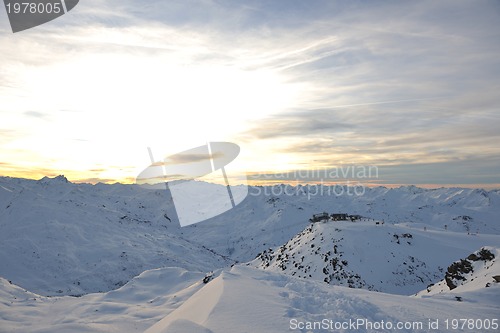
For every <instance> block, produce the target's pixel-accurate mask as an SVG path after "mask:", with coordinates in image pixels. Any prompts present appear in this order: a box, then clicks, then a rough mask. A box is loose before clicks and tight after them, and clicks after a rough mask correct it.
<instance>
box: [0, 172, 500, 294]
mask: <svg viewBox="0 0 500 333" xmlns="http://www.w3.org/2000/svg"><path fill="white" fill-rule="evenodd" d="M333 189H335V188H333V187H324V188H321V190H318V188H315V187H313V186H298V187H293V188H291V187H287V186H285V185H281V186H275V187H251V188H250V189H249V193H250V195H249V196H248V197H247V198H246V199H245V200H244V201H243V202H242V203H241V204H240V205H238V206H237V207H236V208H235V209H232V210H230V211H228V212H226V213H224V214H222V215H219V216H217V217H215V218H212V219H210V220H207V221H205V222H202V223H199V224H195V225H192V226H188V227H185V228H180V226H179V225H178V223H176V221H173V218H172V216H173V214H172V212H173V204H172V201H171V199H169V198H167V196H166V193H165V192H164V191H161V190H156V191H153V190H146V189H144V188H141V187H139V186H135V185H122V184H113V185H105V184H97V185H89V184H72V183H70V182H68V181H67V180H66V179H65V178H64V177H62V176H59V177H56V178H44V179H42V180H39V181H33V180H26V179H16V178H8V177H1V178H0V263H1V265H0V276H2V277H4V278H7V279H9V280H12V281H13V282H14V283H15V284H18V285H20V286H22V287H24V288H27V289H28V290H30V291H33V292H36V293H39V294H42V295H81V294H85V293H89V292H98V291H107V290H111V289H116V288H117V287H119V286H121V285H123V284H124V283H125V282H127V281H129V280H130V279H131V278H133V277H134V276H137V275H138V274H140V273H141V272H143V271H144V270H147V269H152V268H157V267H164V266H172V267H182V268H185V269H188V270H198V271H202V272H206V271H210V270H214V269H217V268H221V267H225V266H227V265H229V264H231V263H233V262H234V261H239V262H246V261H249V260H252V259H253V258H255V256H256V254H257V253H259V252H262V251H264V250H266V249H269V248H274V247H277V246H281V245H283V244H284V243H286V242H287V241H289V240H290V239H291V238H292V237H294V236H295V235H296V234H297V233H299V232H301V231H302V230H303V229H304V228H305V227H306V226H307V224H308V219H309V218H310V217H311V215H312V214H314V213H317V212H321V211H325V210H326V211H328V212H348V213H351V214H360V215H363V216H368V217H373V218H377V219H380V220H382V219H383V220H385V225H386V226H387V225H388V224H391V223H403V222H405V223H408V225H411V226H413V227H415V228H423V226H424V225H425V226H427V227H428V228H429V229H436V230H443V229H444V225H446V226H447V230H448V231H449V232H451V231H455V232H457V233H462V234H466V233H467V232H469V233H471V234H476V233H478V231H479V236H481V235H483V234H486V233H491V234H500V226H499V224H498V222H497V217H496V216H498V215H499V213H500V195H499V193H500V192H499V191H489V192H486V191H483V190H470V189H437V190H423V189H419V188H416V187H411V186H410V187H401V188H398V189H387V188H382V187H377V188H371V189H370V188H367V189H366V192H365V193H364V195H362V196H359V197H352V196H348V195H341V196H339V195H337V194H338V193H340V191H339V190H338V189H337V190H335V191H334V190H333ZM467 230H468V231H467ZM474 244H476V243H474ZM478 245H479V246H483V245H488V244H478ZM491 245H494V244H491ZM476 248H477V247H476ZM467 250H468V251H471V250H473V249H472V248H467ZM462 255H464V253H457V254H456V256H455V257H454V258H453V259H456V258H459V257H460V256H462ZM446 259H448V258H446ZM446 264H448V262H446ZM382 290H385V289H383V288H382Z"/></svg>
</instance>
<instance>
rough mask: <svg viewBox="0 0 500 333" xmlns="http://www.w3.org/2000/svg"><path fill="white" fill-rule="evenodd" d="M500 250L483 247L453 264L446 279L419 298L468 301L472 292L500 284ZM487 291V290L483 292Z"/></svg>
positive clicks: (423, 291) (427, 289)
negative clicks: (447, 297) (435, 296)
mask: <svg viewBox="0 0 500 333" xmlns="http://www.w3.org/2000/svg"><path fill="white" fill-rule="evenodd" d="M499 257H500V249H498V248H492V247H483V248H481V249H480V250H477V251H475V252H473V253H471V254H470V255H468V256H467V257H466V258H462V259H460V260H457V261H455V262H453V263H452V264H451V265H450V266H448V268H447V269H446V273H445V275H444V279H442V280H441V281H439V282H438V283H436V284H431V285H429V286H428V287H427V288H426V289H425V290H422V291H421V292H419V293H418V294H417V295H416V296H417V297H429V296H433V295H440V296H443V297H446V296H448V295H451V296H454V297H455V298H456V299H457V300H460V301H462V299H463V298H466V299H468V296H464V295H468V294H469V293H470V292H472V291H484V292H485V293H488V290H489V289H485V288H490V287H492V286H494V285H495V284H497V283H499V282H500V263H499V262H498V258H499ZM483 289H485V290H483Z"/></svg>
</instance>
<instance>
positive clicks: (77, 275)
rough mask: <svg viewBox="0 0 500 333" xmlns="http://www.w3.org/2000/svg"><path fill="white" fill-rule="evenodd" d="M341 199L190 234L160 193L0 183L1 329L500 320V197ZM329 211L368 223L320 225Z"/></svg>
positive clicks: (258, 201)
mask: <svg viewBox="0 0 500 333" xmlns="http://www.w3.org/2000/svg"><path fill="white" fill-rule="evenodd" d="M207 186H208V185H207ZM210 186H213V185H210ZM201 187H203V184H201ZM285 188H286V189H287V191H285ZM332 189H333V188H332V187H322V188H321V189H320V190H319V191H318V188H317V187H313V186H309V187H307V186H298V187H295V188H290V187H286V186H285V185H279V186H275V187H250V188H249V196H248V197H247V198H246V199H245V200H244V201H243V202H242V203H241V204H239V205H238V206H237V207H236V208H235V209H232V210H229V211H228V212H226V213H224V214H221V215H219V216H217V217H214V218H212V219H209V220H207V221H204V222H202V223H199V224H195V225H191V226H188V227H184V228H181V227H180V226H179V224H178V223H177V221H175V218H174V216H175V214H174V209H173V208H174V207H173V203H172V201H171V200H170V199H169V198H168V197H167V195H166V193H165V191H162V190H148V189H144V188H141V187H139V186H136V185H122V184H113V185H105V184H97V185H90V184H72V183H70V182H68V181H67V180H66V179H65V178H64V177H62V176H59V177H56V178H44V179H42V180H39V181H34V180H26V179H16V178H8V177H0V332H143V331H144V330H147V332H205V333H207V332H287V331H298V332H308V331H311V332H319V331H328V330H320V329H308V328H304V329H297V330H291V329H290V328H291V326H290V325H291V323H297V322H301V323H306V322H317V321H321V320H323V319H328V320H329V319H331V320H334V321H337V322H342V321H346V320H355V319H366V320H370V321H374V322H380V321H381V320H384V321H386V322H387V321H391V322H398V321H401V322H403V321H405V322H406V321H421V322H422V323H423V325H424V329H423V330H419V329H415V328H414V329H406V330H397V331H398V332H400V331H401V332H425V331H429V330H426V329H425V327H426V326H425V325H428V320H439V322H440V325H441V326H440V327H439V329H438V330H432V331H433V332H448V330H445V329H444V326H443V325H444V320H446V319H450V320H451V319H453V318H472V319H478V320H479V319H480V320H492V319H494V318H498V317H499V314H500V302H499V301H498V300H499V299H500V297H499V296H500V292H499V291H500V284H498V283H495V282H494V279H493V278H492V277H493V276H494V275H495V274H497V275H498V271H499V266H498V261H497V260H498V255H500V251H499V249H500V223H499V221H498V216H500V191H496V190H495V191H484V190H473V189H460V188H442V189H435V190H425V189H420V188H417V187H414V186H408V187H400V188H396V189H387V188H383V187H377V188H367V189H366V191H365V193H364V194H363V195H362V196H354V197H353V196H349V195H341V196H338V195H336V194H334V193H339V191H338V188H337V191H336V192H335V191H333V190H332ZM291 193H293V195H291ZM320 194H321V195H320ZM323 211H326V212H329V213H349V214H359V215H362V216H364V217H365V218H364V219H362V220H361V221H358V222H347V221H342V222H334V221H329V222H322V223H314V224H311V223H310V222H309V218H310V217H311V216H312V214H315V213H320V212H323ZM377 221H378V222H379V224H376V222H377ZM382 221H383V222H384V224H381V222H382ZM409 235H410V236H409ZM483 247H486V248H488V249H490V250H491V251H492V253H494V254H495V256H496V258H495V259H494V261H492V262H488V263H480V262H478V263H474V272H473V273H472V274H469V275H467V276H465V277H466V279H465V280H464V281H463V283H461V284H460V286H458V287H457V288H455V289H453V290H449V288H448V289H446V287H447V286H446V283H445V282H444V280H443V281H441V280H442V279H443V278H444V276H445V274H446V272H447V268H448V267H449V266H450V265H451V264H452V263H453V262H455V261H457V260H459V259H460V258H466V257H467V256H468V255H469V254H471V253H473V252H474V251H478V250H479V249H481V248H483ZM335 252H336V253H335ZM287 257H288V258H287ZM285 259H286V260H285ZM334 259H335V260H334ZM334 262H335V265H334V264H333V263H334ZM481 265H482V266H481ZM230 266H233V267H232V268H231V267H230ZM283 267H285V268H284V269H283ZM340 268H341V269H340ZM209 272H214V273H213V279H212V280H211V281H209V282H208V283H204V282H207V281H206V280H207V279H205V281H203V280H204V277H206V276H207V273H209ZM210 274H211V273H210ZM309 275H310V276H309ZM325 278H327V281H326V282H328V283H325ZM430 284H434V285H433V286H430ZM486 284H489V286H488V287H486ZM348 287H354V288H348ZM427 290H430V291H427ZM415 293H417V295H416V296H408V295H413V294H415ZM75 296H78V297H75ZM457 297H458V298H460V301H457V299H458V298H457ZM330 331H341V332H350V331H352V332H395V331H396V330H394V329H387V328H385V329H367V328H363V327H361V328H359V327H358V328H357V329H356V330H350V329H346V330H330ZM454 331H455V332H476V331H478V330H468V329H463V330H454ZM479 331H480V330H479ZM490 331H491V330H490Z"/></svg>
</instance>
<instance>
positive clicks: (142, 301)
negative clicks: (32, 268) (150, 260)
mask: <svg viewBox="0 0 500 333" xmlns="http://www.w3.org/2000/svg"><path fill="white" fill-rule="evenodd" d="M203 277H204V275H203V274H201V273H197V272H188V271H186V270H183V269H180V268H163V269H156V270H151V271H146V272H144V273H142V274H141V275H139V276H138V277H136V278H134V279H133V280H131V281H130V282H129V283H127V284H126V285H125V286H123V287H121V288H119V289H117V290H114V291H110V292H108V293H102V294H88V295H85V296H82V297H69V296H63V297H60V296H59V297H45V296H40V295H37V294H34V293H31V292H29V291H26V290H24V289H22V288H20V287H18V286H16V285H13V284H10V283H9V282H8V281H7V280H5V279H2V278H0V332H103V333H108V332H142V331H144V330H145V329H147V328H148V327H149V326H151V325H153V324H154V323H156V322H157V321H158V320H160V319H161V318H163V317H164V316H165V315H166V314H168V313H169V312H171V311H173V310H174V309H176V308H177V307H178V306H179V305H180V304H182V303H183V302H184V301H185V300H187V299H189V297H190V296H191V295H193V294H195V293H196V292H197V291H198V290H199V289H200V288H201V287H203V285H204V284H203V282H202V279H203Z"/></svg>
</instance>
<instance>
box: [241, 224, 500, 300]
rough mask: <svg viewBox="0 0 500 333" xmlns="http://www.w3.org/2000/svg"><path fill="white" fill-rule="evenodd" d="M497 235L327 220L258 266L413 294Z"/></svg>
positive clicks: (498, 239)
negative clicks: (452, 263)
mask: <svg viewBox="0 0 500 333" xmlns="http://www.w3.org/2000/svg"><path fill="white" fill-rule="evenodd" d="M483 245H493V246H499V247H500V236H498V235H482V234H480V235H468V234H466V233H457V232H452V231H444V230H436V229H432V228H430V227H428V228H427V227H426V229H425V230H424V229H423V228H421V227H420V226H415V225H412V224H410V225H408V224H394V225H390V224H377V222H375V221H370V220H364V221H358V222H347V221H328V222H318V223H312V224H310V225H309V226H308V227H307V228H306V229H304V230H303V231H302V232H301V233H299V234H297V235H296V236H295V237H293V238H292V239H291V240H290V241H288V242H287V243H285V244H284V245H282V246H280V247H278V248H274V249H269V250H266V251H263V252H262V253H260V254H259V255H258V256H257V258H256V259H255V260H254V261H252V262H251V263H250V265H252V266H254V267H258V268H261V269H264V270H271V271H274V272H281V273H284V274H287V275H291V276H296V277H301V278H307V279H314V280H318V281H324V282H327V283H329V284H335V285H342V286H349V287H352V288H365V289H369V290H376V291H383V292H388V293H395V294H402V295H411V294H414V293H415V292H417V291H420V290H422V289H424V288H425V287H426V286H427V285H429V284H431V283H434V282H436V281H437V280H440V279H441V278H442V276H443V274H444V271H445V269H446V267H447V266H448V265H449V263H450V262H453V261H455V260H456V259H457V258H459V257H461V256H463V255H467V254H468V253H470V252H471V251H473V250H475V249H477V248H479V247H481V246H483Z"/></svg>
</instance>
